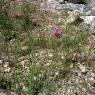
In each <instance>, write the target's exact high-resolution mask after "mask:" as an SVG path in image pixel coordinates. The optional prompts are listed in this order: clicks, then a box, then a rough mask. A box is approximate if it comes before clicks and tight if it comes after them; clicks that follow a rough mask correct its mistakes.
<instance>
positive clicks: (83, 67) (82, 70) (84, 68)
mask: <svg viewBox="0 0 95 95" xmlns="http://www.w3.org/2000/svg"><path fill="white" fill-rule="evenodd" d="M79 68H80V70H81V72H82V73H85V72H86V67H85V66H82V65H80V66H79Z"/></svg>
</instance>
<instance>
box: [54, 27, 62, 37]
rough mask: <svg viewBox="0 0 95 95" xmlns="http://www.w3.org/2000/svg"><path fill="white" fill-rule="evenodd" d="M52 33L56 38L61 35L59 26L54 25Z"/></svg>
mask: <svg viewBox="0 0 95 95" xmlns="http://www.w3.org/2000/svg"><path fill="white" fill-rule="evenodd" d="M52 33H53V35H54V36H55V37H56V38H61V37H62V30H61V29H60V28H59V27H54V28H53V30H52Z"/></svg>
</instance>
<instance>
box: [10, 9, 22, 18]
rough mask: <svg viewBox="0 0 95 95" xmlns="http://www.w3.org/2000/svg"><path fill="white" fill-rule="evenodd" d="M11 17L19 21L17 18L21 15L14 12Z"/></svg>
mask: <svg viewBox="0 0 95 95" xmlns="http://www.w3.org/2000/svg"><path fill="white" fill-rule="evenodd" d="M12 16H13V17H14V18H16V19H19V18H20V17H21V13H20V12H17V11H15V12H13V14H12Z"/></svg>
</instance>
